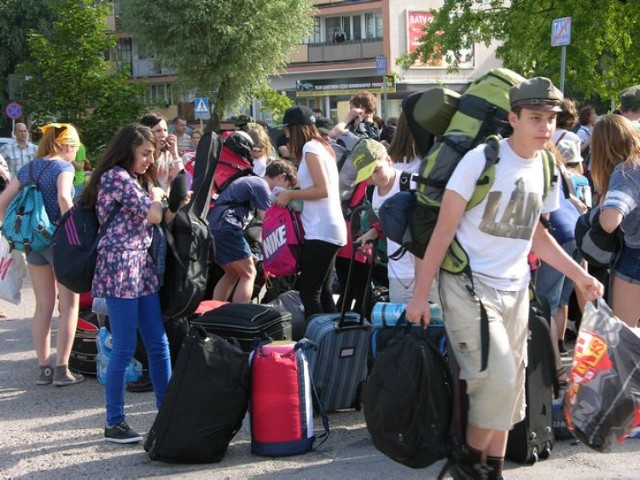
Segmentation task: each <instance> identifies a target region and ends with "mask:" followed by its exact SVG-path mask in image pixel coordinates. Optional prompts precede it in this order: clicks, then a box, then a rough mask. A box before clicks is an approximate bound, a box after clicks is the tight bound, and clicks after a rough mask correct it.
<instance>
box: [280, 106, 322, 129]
mask: <svg viewBox="0 0 640 480" xmlns="http://www.w3.org/2000/svg"><path fill="white" fill-rule="evenodd" d="M315 124H316V117H315V115H314V114H313V111H312V110H311V109H310V108H309V107H307V106H305V105H296V106H294V107H291V108H288V109H287V110H286V111H285V112H284V117H283V118H282V124H281V125H280V126H281V127H288V126H291V125H315Z"/></svg>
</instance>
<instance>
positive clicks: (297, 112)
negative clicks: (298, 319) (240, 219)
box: [276, 106, 347, 318]
mask: <svg viewBox="0 0 640 480" xmlns="http://www.w3.org/2000/svg"><path fill="white" fill-rule="evenodd" d="M283 123H284V124H285V126H286V129H285V133H286V134H287V136H288V137H289V152H290V153H291V156H292V157H294V158H295V159H296V160H297V161H298V162H299V168H298V184H299V186H300V190H283V191H280V192H279V193H278V194H277V198H276V202H277V203H278V204H279V205H282V206H286V205H287V204H289V202H291V201H292V200H302V201H304V208H303V209H302V214H301V219H302V224H303V226H304V232H305V235H304V238H305V241H304V251H303V255H302V268H301V274H300V279H299V283H298V290H299V291H300V298H301V299H302V303H303V304H304V308H305V317H306V318H309V317H310V316H311V315H315V314H317V313H335V312H336V311H337V309H336V304H335V302H334V300H333V292H332V283H333V282H332V275H331V273H332V271H333V269H334V264H335V259H336V254H337V252H338V249H339V248H340V247H341V246H343V245H345V244H346V243H347V228H346V225H345V222H344V218H343V216H342V209H341V208H340V196H339V191H338V166H337V165H336V159H335V155H334V153H333V150H332V149H331V146H330V145H329V143H328V142H327V140H325V139H324V138H323V137H322V135H321V134H320V132H319V131H318V129H317V128H316V126H315V117H314V116H313V112H312V111H311V109H310V108H308V107H305V106H296V107H291V108H289V109H288V110H287V111H286V112H285V114H284V120H283Z"/></svg>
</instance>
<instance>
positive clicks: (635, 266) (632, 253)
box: [614, 245, 640, 285]
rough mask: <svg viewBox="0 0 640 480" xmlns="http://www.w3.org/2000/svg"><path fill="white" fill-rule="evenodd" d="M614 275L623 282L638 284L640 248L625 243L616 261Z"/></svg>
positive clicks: (639, 281)
mask: <svg viewBox="0 0 640 480" xmlns="http://www.w3.org/2000/svg"><path fill="white" fill-rule="evenodd" d="M614 275H615V276H616V277H618V278H620V279H622V280H624V281H625V282H629V283H633V284H635V285H640V248H632V247H628V246H627V245H625V246H624V247H623V248H622V253H621V254H620V257H619V258H618V261H617V262H616V267H615V269H614Z"/></svg>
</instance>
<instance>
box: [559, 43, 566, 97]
mask: <svg viewBox="0 0 640 480" xmlns="http://www.w3.org/2000/svg"><path fill="white" fill-rule="evenodd" d="M566 64H567V46H566V45H563V46H562V51H561V53H560V91H561V92H562V93H563V94H564V70H565V66H566Z"/></svg>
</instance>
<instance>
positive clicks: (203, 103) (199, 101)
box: [193, 98, 209, 113]
mask: <svg viewBox="0 0 640 480" xmlns="http://www.w3.org/2000/svg"><path fill="white" fill-rule="evenodd" d="M193 103H194V105H195V107H196V108H195V113H209V99H208V98H196V99H194V100H193Z"/></svg>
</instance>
